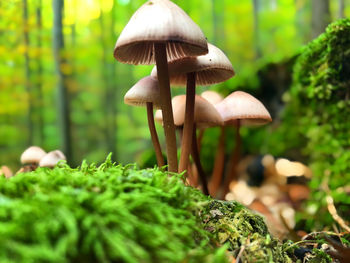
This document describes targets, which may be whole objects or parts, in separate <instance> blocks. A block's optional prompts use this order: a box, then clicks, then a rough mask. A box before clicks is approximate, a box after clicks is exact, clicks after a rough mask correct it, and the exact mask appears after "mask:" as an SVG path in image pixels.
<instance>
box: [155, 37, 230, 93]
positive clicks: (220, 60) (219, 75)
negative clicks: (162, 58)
mask: <svg viewBox="0 0 350 263" xmlns="http://www.w3.org/2000/svg"><path fill="white" fill-rule="evenodd" d="M208 49H209V53H208V54H206V55H203V56H198V57H186V58H180V59H177V60H173V61H170V62H169V65H168V67H169V77H170V82H171V84H173V85H180V86H184V85H186V83H187V73H189V72H196V84H198V85H212V84H215V83H220V82H223V81H226V80H228V79H230V78H232V77H233V76H234V74H235V72H234V70H233V67H232V64H231V62H230V61H229V59H228V58H227V57H226V55H225V54H224V52H222V51H221V50H220V49H219V48H217V47H215V46H214V45H212V44H210V43H208ZM151 76H154V77H156V76H157V68H156V67H154V68H153V70H152V73H151Z"/></svg>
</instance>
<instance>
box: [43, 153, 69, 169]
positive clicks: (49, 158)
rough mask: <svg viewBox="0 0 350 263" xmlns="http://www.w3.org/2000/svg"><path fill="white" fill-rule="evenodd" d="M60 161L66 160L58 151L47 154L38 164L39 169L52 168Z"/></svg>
mask: <svg viewBox="0 0 350 263" xmlns="http://www.w3.org/2000/svg"><path fill="white" fill-rule="evenodd" d="M62 160H66V156H65V155H64V154H63V152H61V151H60V150H55V151H51V152H49V153H47V154H46V155H45V156H44V157H43V158H42V159H41V160H40V163H39V166H40V167H49V168H53V167H55V165H56V164H57V163H58V162H59V161H62Z"/></svg>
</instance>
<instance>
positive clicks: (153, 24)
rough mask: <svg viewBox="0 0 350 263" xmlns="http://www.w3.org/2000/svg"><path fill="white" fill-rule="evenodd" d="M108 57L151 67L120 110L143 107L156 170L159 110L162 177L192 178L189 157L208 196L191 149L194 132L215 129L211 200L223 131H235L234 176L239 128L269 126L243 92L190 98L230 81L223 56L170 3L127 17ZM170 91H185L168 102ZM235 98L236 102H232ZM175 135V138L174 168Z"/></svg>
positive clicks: (158, 2) (162, 0)
mask: <svg viewBox="0 0 350 263" xmlns="http://www.w3.org/2000/svg"><path fill="white" fill-rule="evenodd" d="M114 57H115V58H116V59H117V60H118V61H120V62H122V63H128V64H134V65H138V64H144V65H150V64H155V65H156V66H155V67H154V68H153V70H152V72H151V74H150V76H146V77H144V78H143V79H141V80H140V81H139V82H137V83H136V84H135V85H134V86H133V87H132V88H131V89H130V90H129V91H128V92H127V93H126V95H125V97H124V101H125V103H126V104H130V105H134V106H146V107H147V117H148V124H149V129H150V134H151V138H152V143H153V146H154V149H155V152H156V157H157V164H158V166H159V167H162V166H163V165H164V159H163V155H162V150H161V146H160V143H159V139H158V136H157V132H156V128H155V125H154V116H153V108H159V109H160V110H159V113H156V116H155V119H156V120H159V121H161V123H162V125H163V128H164V134H165V140H166V156H167V164H168V171H169V172H180V173H184V174H185V175H186V174H187V175H188V174H193V171H191V165H190V155H191V156H192V159H193V160H194V163H195V165H196V170H197V171H198V174H199V177H200V179H201V181H202V189H203V192H204V193H205V194H209V189H208V185H207V182H206V181H207V177H206V175H205V174H204V170H203V168H202V166H201V164H200V158H199V145H197V141H199V140H200V139H199V140H198V139H197V132H196V129H199V130H200V131H201V134H203V131H204V129H205V128H208V127H211V126H219V127H221V131H222V134H221V136H220V142H219V147H218V148H219V150H218V155H217V161H216V163H215V168H214V173H213V176H212V179H211V181H212V186H211V188H212V189H211V190H210V192H211V194H212V195H215V194H216V191H217V188H218V187H219V184H220V182H221V180H222V177H223V176H222V175H223V162H224V161H223V158H222V155H223V150H224V149H223V148H224V147H223V145H224V137H225V136H224V130H225V127H226V126H230V125H231V126H232V125H234V126H236V127H237V135H236V147H235V151H234V154H233V156H232V160H233V161H232V163H233V164H232V165H231V166H232V169H231V170H232V171H234V169H235V164H236V162H237V161H236V159H237V158H238V156H239V155H238V153H239V144H240V139H239V127H240V126H241V125H245V124H262V123H265V122H268V121H271V117H270V115H269V113H268V112H267V110H266V109H265V107H264V106H263V105H262V104H261V103H260V102H258V101H257V100H256V99H255V98H253V97H252V96H250V95H249V94H247V93H244V92H238V93H237V92H236V93H233V94H231V95H230V96H228V97H227V98H226V99H223V98H222V97H221V95H219V94H215V93H214V92H206V93H203V94H202V96H199V95H196V85H201V86H208V85H213V84H216V83H220V82H224V81H226V80H228V79H230V78H231V77H233V76H234V75H235V72H234V70H233V67H232V64H231V62H230V60H229V59H228V58H227V57H226V55H225V54H224V53H223V52H222V51H221V50H220V49H219V48H218V47H215V46H214V45H212V44H210V43H207V39H206V37H205V36H204V34H203V32H202V31H201V29H200V28H199V26H198V25H197V24H195V23H194V22H193V21H192V19H191V18H190V17H189V16H188V15H187V14H186V13H185V12H184V11H183V10H182V9H181V8H180V7H179V6H177V5H176V4H174V3H173V2H172V1H170V0H149V1H147V2H146V3H145V4H143V5H142V6H141V7H140V8H139V9H138V10H137V11H136V12H135V13H134V14H133V16H132V17H131V18H130V20H129V22H128V23H127V25H126V26H125V28H124V29H123V30H122V32H121V33H120V35H119V38H118V40H117V42H116V45H115V48H114ZM171 85H177V86H185V87H186V95H181V96H178V97H174V98H173V99H172V97H171V90H170V87H171ZM237 96H238V97H241V100H238V101H235V100H234V98H235V97H237ZM252 98H253V100H252ZM257 102H258V103H257ZM256 103H257V104H256ZM233 112H234V113H233ZM175 129H177V130H179V131H180V133H181V136H180V138H181V154H180V160H179V162H178V158H177V143H176V133H175ZM220 156H221V157H220ZM217 163H218V164H217ZM232 171H231V172H230V173H229V174H228V175H227V176H226V180H232V179H233V178H234V172H232ZM190 183H191V182H190Z"/></svg>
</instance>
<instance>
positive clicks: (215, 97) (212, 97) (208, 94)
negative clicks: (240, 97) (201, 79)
mask: <svg viewBox="0 0 350 263" xmlns="http://www.w3.org/2000/svg"><path fill="white" fill-rule="evenodd" d="M201 96H202V97H203V98H204V99H206V100H207V101H209V102H210V103H211V104H213V105H215V104H217V103H219V102H221V101H223V100H224V97H223V96H221V94H220V93H218V92H216V91H212V90H207V91H204V92H202V94H201Z"/></svg>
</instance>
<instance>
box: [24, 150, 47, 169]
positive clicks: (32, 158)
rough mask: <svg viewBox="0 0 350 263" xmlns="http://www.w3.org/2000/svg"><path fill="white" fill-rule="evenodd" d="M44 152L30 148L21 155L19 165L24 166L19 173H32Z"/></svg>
mask: <svg viewBox="0 0 350 263" xmlns="http://www.w3.org/2000/svg"><path fill="white" fill-rule="evenodd" d="M45 154H46V152H45V151H44V150H43V149H41V148H40V147H38V146H30V147H29V148H27V149H26V150H25V151H24V152H23V153H22V155H21V163H22V165H23V166H24V167H23V168H22V169H20V171H21V172H28V171H34V170H35V169H36V168H37V167H38V165H39V162H40V160H41V158H43V157H44V156H45Z"/></svg>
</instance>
